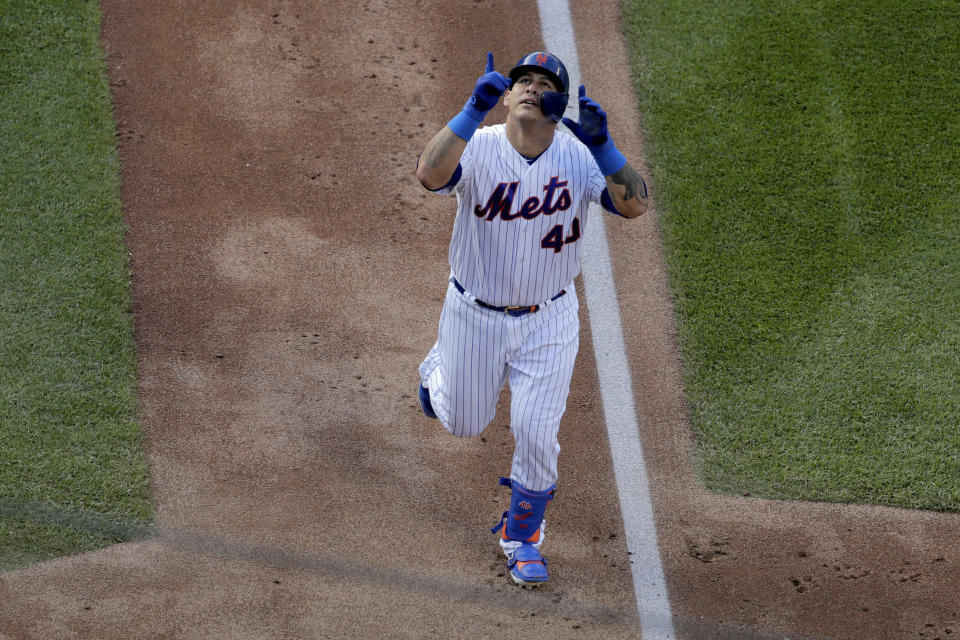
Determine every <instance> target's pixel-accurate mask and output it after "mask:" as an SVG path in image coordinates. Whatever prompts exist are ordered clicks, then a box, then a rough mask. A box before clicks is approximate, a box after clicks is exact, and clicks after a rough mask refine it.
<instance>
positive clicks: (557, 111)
mask: <svg viewBox="0 0 960 640" xmlns="http://www.w3.org/2000/svg"><path fill="white" fill-rule="evenodd" d="M569 100H570V96H569V95H567V94H566V93H558V92H556V91H544V92H543V93H541V94H540V110H541V111H543V113H544V115H545V116H547V117H548V118H550V119H551V120H553V121H554V122H560V118H562V117H563V113H564V112H565V111H566V110H567V102H568V101H569Z"/></svg>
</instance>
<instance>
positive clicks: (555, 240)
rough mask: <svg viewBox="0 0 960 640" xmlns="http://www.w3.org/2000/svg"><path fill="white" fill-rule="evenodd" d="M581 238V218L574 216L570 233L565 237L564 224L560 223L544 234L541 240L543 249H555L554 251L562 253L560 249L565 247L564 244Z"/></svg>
mask: <svg viewBox="0 0 960 640" xmlns="http://www.w3.org/2000/svg"><path fill="white" fill-rule="evenodd" d="M579 239H580V218H574V219H573V222H572V223H571V224H570V234H569V235H568V236H567V237H566V238H564V237H563V225H562V224H558V225H556V226H555V227H553V228H552V229H550V231H548V232H547V235H545V236H543V240H541V241H540V248H541V249H553V252H554V253H560V250H561V249H563V245H565V244H572V243H574V242H576V241H577V240H579Z"/></svg>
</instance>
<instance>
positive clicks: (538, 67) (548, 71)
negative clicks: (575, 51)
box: [510, 51, 570, 93]
mask: <svg viewBox="0 0 960 640" xmlns="http://www.w3.org/2000/svg"><path fill="white" fill-rule="evenodd" d="M527 71H536V72H537V73H542V74H544V75H546V76H549V77H550V79H551V80H553V81H554V84H556V85H557V90H558V91H559V92H560V93H569V92H570V75H569V74H568V73H567V68H566V67H565V66H563V63H562V62H560V58H558V57H557V56H555V55H553V54H552V53H547V52H546V51H534V52H533V53H528V54H527V55H525V56H523V57H522V58H520V61H519V62H517V64H516V66H515V67H514V68H513V69H510V86H511V87H513V83H514V82H516V81H517V78H519V77H520V76H521V75H523V74H524V73H525V72H527Z"/></svg>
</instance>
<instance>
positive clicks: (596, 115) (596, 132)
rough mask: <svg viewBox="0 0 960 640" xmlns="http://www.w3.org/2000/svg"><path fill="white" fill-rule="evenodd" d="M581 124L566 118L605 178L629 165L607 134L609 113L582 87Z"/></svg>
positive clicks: (580, 99)
mask: <svg viewBox="0 0 960 640" xmlns="http://www.w3.org/2000/svg"><path fill="white" fill-rule="evenodd" d="M579 102H580V122H574V121H573V120H571V119H570V118H564V119H563V124H565V125H567V128H568V129H570V131H571V133H573V135H575V136H577V138H578V139H579V140H580V142H582V143H583V144H585V145H587V149H589V150H590V153H592V154H593V157H594V159H595V160H596V161H597V166H598V167H600V171H601V172H602V173H603V175H605V176H609V175H611V174H614V173H616V172H617V171H619V170H620V169H622V168H623V165H625V164H626V163H627V159H626V158H625V157H624V155H623V154H622V153H620V151H619V150H618V149H617V147H616V146H614V144H613V139H612V138H611V137H610V134H609V133H608V132H607V112H606V111H604V110H603V109H601V108H600V105H599V104H597V102H596V101H594V100H592V99H591V98H590V97H588V96H587V90H586V88H585V87H584V86H583V85H580V98H579Z"/></svg>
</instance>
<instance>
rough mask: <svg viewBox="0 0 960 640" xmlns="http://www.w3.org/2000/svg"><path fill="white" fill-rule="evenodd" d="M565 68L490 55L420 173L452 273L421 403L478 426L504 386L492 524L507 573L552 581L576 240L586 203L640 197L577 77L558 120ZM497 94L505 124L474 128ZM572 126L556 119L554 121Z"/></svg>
mask: <svg viewBox="0 0 960 640" xmlns="http://www.w3.org/2000/svg"><path fill="white" fill-rule="evenodd" d="M569 89H570V87H569V75H568V74H567V70H566V67H564V65H563V63H562V62H561V61H560V60H559V59H558V58H557V57H556V56H554V55H552V54H550V53H547V52H545V51H537V52H534V53H531V54H529V55H525V56H523V58H521V59H520V61H519V62H518V63H517V64H516V66H514V67H513V68H512V69H511V70H510V72H509V74H508V76H504V75H503V74H501V73H499V72H498V71H495V70H494V64H493V54H492V53H488V54H487V66H486V71H485V73H484V74H483V75H482V76H480V78H479V79H478V80H477V82H476V85H475V87H474V90H473V94H472V95H471V96H470V99H469V100H467V102H466V104H465V105H464V107H463V110H462V111H461V112H460V113H458V114H457V115H456V116H454V117H453V119H451V120H450V121H449V122H448V123H447V125H446V126H444V127H443V129H441V130H440V131H439V132H438V133H437V134H436V135H435V136H434V137H433V138H432V139H431V140H430V142H429V143H428V144H427V146H426V148H425V149H424V151H423V153H422V154H421V156H420V158H419V160H418V163H417V178H418V179H419V180H420V182H421V183H422V184H423V185H424V187H426V188H427V189H429V190H431V191H435V192H437V193H443V194H449V193H454V194H456V198H457V214H456V218H455V219H454V224H453V237H452V239H451V242H450V251H449V260H450V278H449V284H448V287H447V294H446V299H445V301H444V304H443V310H442V312H441V314H440V327H439V334H438V338H437V342H436V344H435V345H434V347H433V348H432V349H431V350H430V353H429V354H428V355H427V357H426V359H425V360H424V361H423V363H422V364H421V365H420V370H419V372H420V380H421V382H420V387H419V397H420V406H421V408H422V409H423V412H424V413H425V414H426V415H427V416H429V417H431V418H438V419H439V420H440V422H441V423H442V424H443V426H444V427H445V428H446V429H447V430H448V431H449V432H450V433H452V434H453V435H455V436H460V437H467V436H476V435H478V434H479V433H481V432H482V431H483V430H484V428H485V427H486V426H487V424H489V423H490V421H491V420H492V419H493V416H494V411H495V409H496V405H497V399H498V397H499V395H500V391H501V390H502V389H503V385H504V384H506V383H508V382H509V384H510V390H511V407H510V430H511V432H512V434H513V438H514V445H515V448H514V454H513V462H512V467H511V470H510V477H509V478H501V479H500V483H501V484H503V485H506V486H508V487H510V489H511V497H510V506H509V508H508V509H507V511H506V512H505V513H504V514H503V516H502V518H501V520H500V524H498V525H497V526H496V527H494V528H493V532H494V533H497V532H500V535H499V543H500V546H501V548H502V549H503V552H504V553H505V554H506V557H507V566H508V568H509V571H510V575H511V577H512V578H513V580H514V582H515V583H517V584H518V585H520V586H522V587H535V586H538V585H540V584H542V583H544V582H545V581H546V580H547V561H546V560H545V559H544V557H543V556H542V555H541V553H540V547H541V545H542V544H543V541H544V527H543V519H544V518H543V517H544V512H545V511H546V508H547V503H548V502H549V501H550V500H551V499H552V498H553V495H554V492H555V491H556V482H557V457H558V455H559V453H560V445H559V444H558V441H557V433H558V431H559V427H560V419H561V417H562V416H563V413H564V411H565V410H566V403H567V395H568V393H569V389H570V380H571V378H572V376H573V366H574V360H575V359H576V356H577V349H578V347H579V333H580V321H579V317H578V309H579V302H578V300H577V293H576V290H575V289H574V283H573V280H574V277H575V276H576V275H577V274H578V273H579V271H580V250H581V247H582V242H581V239H582V237H583V234H584V233H586V231H587V227H588V222H589V220H588V210H587V206H588V204H589V203H590V202H597V203H600V204H601V205H602V206H603V207H604V208H605V209H606V210H608V211H610V212H612V213H614V214H618V215H621V216H624V217H628V218H633V217H636V216H639V215H640V214H642V213H643V212H644V211H646V209H647V188H646V184H645V183H644V181H643V179H642V178H641V177H640V174H639V173H638V172H637V171H636V170H635V169H634V168H633V167H632V166H631V165H630V163H629V162H628V161H627V160H626V158H625V157H624V156H623V154H622V153H620V151H619V150H617V148H616V146H615V145H614V143H613V140H612V139H611V137H610V135H609V134H608V132H607V117H606V113H604V111H603V109H601V108H600V105H599V104H597V103H596V102H594V101H593V100H592V99H590V98H589V97H588V96H587V95H586V92H585V89H584V87H583V86H582V85H581V86H580V88H579V121H578V122H574V121H573V120H570V119H569V118H562V116H563V113H564V110H565V108H566V105H567V101H568V95H569ZM501 96H503V103H504V105H505V106H506V107H507V118H506V122H504V123H503V124H495V125H493V126H487V127H480V125H481V123H482V122H483V120H484V117H485V116H486V114H487V112H488V111H490V110H491V109H492V108H493V107H494V106H496V104H497V102H498V101H499V100H500V98H501ZM561 118H562V120H563V124H564V125H566V127H567V128H568V129H569V130H570V131H571V132H572V133H573V135H570V134H568V133H566V132H564V131H560V130H558V123H559V122H560V120H561Z"/></svg>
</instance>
